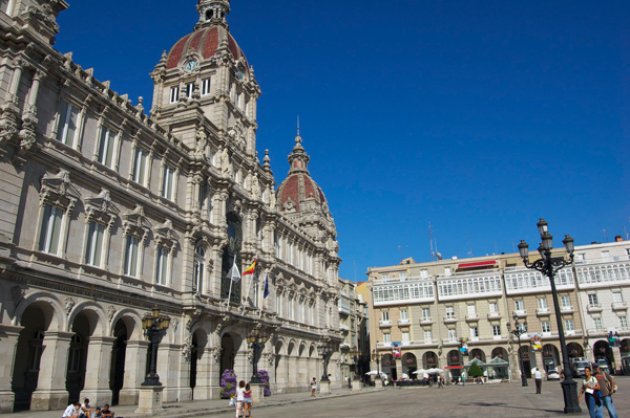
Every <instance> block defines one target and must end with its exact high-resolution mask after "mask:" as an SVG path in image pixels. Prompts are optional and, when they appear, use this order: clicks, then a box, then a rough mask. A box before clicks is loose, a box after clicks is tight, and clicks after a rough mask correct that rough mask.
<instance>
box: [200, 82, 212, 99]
mask: <svg viewBox="0 0 630 418" xmlns="http://www.w3.org/2000/svg"><path fill="white" fill-rule="evenodd" d="M208 94H210V78H205V79H204V80H203V81H202V82H201V95H202V96H207V95H208Z"/></svg>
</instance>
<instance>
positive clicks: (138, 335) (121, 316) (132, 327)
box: [110, 308, 143, 341]
mask: <svg viewBox="0 0 630 418" xmlns="http://www.w3.org/2000/svg"><path fill="white" fill-rule="evenodd" d="M119 320H122V321H123V322H124V323H125V326H126V327H127V332H128V339H129V340H130V341H131V340H134V341H137V340H142V339H143V335H142V333H143V331H142V325H141V324H142V317H141V316H140V314H139V313H138V312H136V311H135V310H133V309H130V308H124V309H121V310H120V311H118V312H116V313H115V314H114V315H113V316H112V319H111V321H110V336H111V337H114V335H113V332H114V331H115V330H114V327H115V326H116V323H117V322H118V321H119Z"/></svg>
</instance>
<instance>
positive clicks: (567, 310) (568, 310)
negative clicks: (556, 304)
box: [560, 305, 573, 314]
mask: <svg viewBox="0 0 630 418" xmlns="http://www.w3.org/2000/svg"><path fill="white" fill-rule="evenodd" d="M560 312H562V313H563V314H565V313H572V312H573V306H572V305H563V306H561V307H560Z"/></svg>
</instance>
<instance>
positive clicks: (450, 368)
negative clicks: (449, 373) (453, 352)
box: [444, 365, 464, 370]
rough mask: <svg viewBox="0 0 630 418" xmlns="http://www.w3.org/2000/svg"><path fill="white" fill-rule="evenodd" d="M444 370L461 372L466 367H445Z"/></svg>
mask: <svg viewBox="0 0 630 418" xmlns="http://www.w3.org/2000/svg"><path fill="white" fill-rule="evenodd" d="M444 368H445V369H446V370H461V369H463V368H464V366H459V365H457V366H445V367H444Z"/></svg>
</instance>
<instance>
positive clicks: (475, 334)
mask: <svg viewBox="0 0 630 418" xmlns="http://www.w3.org/2000/svg"><path fill="white" fill-rule="evenodd" d="M470 338H472V339H477V338H479V328H478V327H470Z"/></svg>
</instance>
